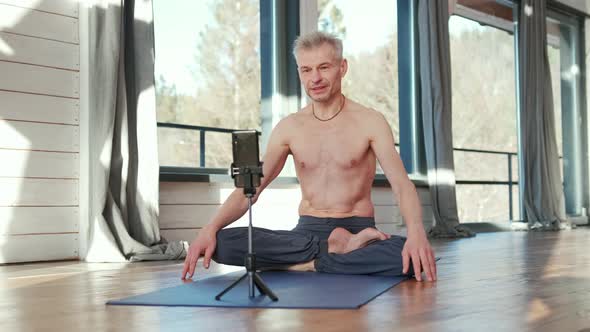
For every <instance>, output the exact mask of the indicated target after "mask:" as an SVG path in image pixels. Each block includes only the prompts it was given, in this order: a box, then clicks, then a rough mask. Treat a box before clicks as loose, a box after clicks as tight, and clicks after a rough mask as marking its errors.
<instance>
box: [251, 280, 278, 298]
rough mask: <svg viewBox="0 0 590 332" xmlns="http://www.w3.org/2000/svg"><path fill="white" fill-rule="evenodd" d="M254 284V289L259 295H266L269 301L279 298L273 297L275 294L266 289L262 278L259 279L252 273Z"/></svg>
mask: <svg viewBox="0 0 590 332" xmlns="http://www.w3.org/2000/svg"><path fill="white" fill-rule="evenodd" d="M254 283H255V284H256V287H257V288H258V290H259V291H260V293H262V294H263V295H268V297H270V299H271V300H273V301H278V300H279V298H278V297H277V296H276V295H275V293H273V292H272V291H271V290H270V288H268V286H266V284H265V283H264V281H263V280H262V278H260V276H259V275H258V273H254Z"/></svg>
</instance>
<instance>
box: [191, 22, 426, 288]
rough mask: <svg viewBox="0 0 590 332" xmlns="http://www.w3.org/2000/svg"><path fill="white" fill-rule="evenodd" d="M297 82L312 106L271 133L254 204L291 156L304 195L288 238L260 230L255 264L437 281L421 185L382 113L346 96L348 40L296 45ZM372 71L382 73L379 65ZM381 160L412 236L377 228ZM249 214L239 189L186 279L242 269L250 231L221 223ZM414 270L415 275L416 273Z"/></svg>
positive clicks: (203, 236)
mask: <svg viewBox="0 0 590 332" xmlns="http://www.w3.org/2000/svg"><path fill="white" fill-rule="evenodd" d="M293 54H294V55H295V58H296V62H297V66H298V72H299V78H300V80H301V82H302V84H303V86H304V87H305V91H306V93H307V95H308V96H309V97H310V99H311V100H312V103H311V104H310V105H308V106H306V107H305V108H303V109H302V110H301V111H299V112H297V113H294V114H291V115H289V116H287V117H286V118H284V119H283V120H281V121H280V122H279V123H278V124H277V125H276V127H275V128H274V130H273V131H272V133H271V136H270V139H269V143H268V147H267V150H266V154H265V156H264V157H263V161H264V164H263V173H264V177H263V178H262V180H261V184H260V187H259V188H257V192H256V195H255V196H254V198H253V201H254V202H255V201H256V199H257V198H258V196H259V195H260V194H261V193H262V191H263V190H264V188H266V187H267V186H268V185H269V184H270V183H271V181H272V180H273V179H275V178H276V177H277V175H278V174H279V173H280V171H281V170H282V168H283V166H284V164H285V161H286V159H287V156H288V155H289V154H292V155H293V159H294V162H295V169H296V172H297V178H298V179H299V183H300V186H301V191H302V200H301V203H300V204H299V215H300V219H299V223H298V225H297V227H296V228H295V229H293V230H292V231H272V230H267V229H261V228H255V230H254V232H253V233H254V234H253V243H254V245H255V250H254V251H255V252H256V258H257V266H258V267H261V268H277V269H289V270H299V271H318V272H325V273H347V274H376V275H412V274H413V275H414V276H415V278H416V280H418V281H421V280H422V272H425V275H426V278H427V280H429V281H433V280H436V263H435V259H434V252H433V250H432V248H431V247H430V244H429V242H428V240H427V238H426V232H425V230H424V226H423V225H422V208H421V205H420V201H419V199H418V195H417V193H416V188H415V187H414V185H413V183H412V182H411V181H410V179H409V178H408V175H407V173H406V171H405V169H404V166H403V164H402V161H401V159H400V157H399V154H398V153H397V151H396V150H395V146H394V138H393V134H392V132H391V128H390V127H389V125H388V123H387V122H386V120H385V118H384V117H383V115H382V114H381V113H379V112H377V111H374V110H371V109H368V108H366V107H364V106H363V105H361V104H358V103H356V102H355V101H353V100H350V99H348V98H346V97H345V96H344V95H343V94H342V92H341V80H342V78H343V77H344V75H345V74H346V71H347V68H348V64H347V61H346V59H344V58H343V57H342V42H341V41H340V40H339V39H337V38H335V37H333V36H331V35H329V34H325V33H322V32H314V33H311V34H308V35H304V36H301V37H299V38H298V39H297V41H296V42H295V46H294V50H293ZM375 70H379V69H378V68H376V69H375ZM376 160H378V161H379V163H380V165H381V168H382V169H383V171H384V173H385V176H386V177H387V180H388V181H389V183H390V184H391V187H392V189H393V193H394V196H395V198H396V199H397V201H398V202H399V206H400V210H401V215H402V217H403V218H404V221H405V222H406V225H407V230H408V231H407V238H405V237H401V236H395V235H387V234H384V233H382V232H380V231H378V230H377V229H376V228H375V222H374V207H373V203H372V201H371V187H372V184H373V179H374V177H375V168H376ZM247 209H248V201H247V198H246V197H245V196H244V194H243V190H242V189H236V190H234V192H233V193H232V194H231V195H230V196H229V197H228V199H227V200H226V201H225V203H224V204H223V205H222V206H221V208H220V209H219V211H218V212H217V214H216V215H215V216H214V218H213V220H212V221H211V222H210V223H209V224H208V225H207V226H205V227H204V228H203V229H202V230H201V231H200V232H199V234H198V236H197V237H196V239H195V240H194V241H193V242H192V243H191V245H190V248H189V250H188V253H187V256H186V259H185V262H184V269H183V271H182V279H185V278H186V277H187V274H188V277H189V278H191V277H192V276H193V274H194V271H195V266H196V264H197V260H198V259H199V257H201V256H204V261H203V266H204V267H205V268H209V264H210V261H211V259H212V258H213V259H214V260H215V261H216V262H218V263H222V264H231V265H243V263H244V261H243V259H244V257H245V254H246V247H247V246H246V241H247V229H246V228H244V227H240V228H228V229H224V227H225V226H227V225H229V224H231V223H232V222H234V221H235V220H237V219H239V218H240V217H241V216H243V215H244V214H245V213H246V212H247ZM414 271H415V273H414Z"/></svg>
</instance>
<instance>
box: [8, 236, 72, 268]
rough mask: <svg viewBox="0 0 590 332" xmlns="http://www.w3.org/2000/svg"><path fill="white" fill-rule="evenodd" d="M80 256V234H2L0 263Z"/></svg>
mask: <svg viewBox="0 0 590 332" xmlns="http://www.w3.org/2000/svg"><path fill="white" fill-rule="evenodd" d="M76 258H78V234H47V235H16V236H0V264H2V263H17V262H31V261H48V260H57V259H76Z"/></svg>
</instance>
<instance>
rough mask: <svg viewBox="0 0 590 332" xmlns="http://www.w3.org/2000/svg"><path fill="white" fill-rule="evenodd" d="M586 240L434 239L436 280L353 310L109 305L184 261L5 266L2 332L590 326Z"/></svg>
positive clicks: (167, 276)
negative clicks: (108, 304)
mask: <svg viewBox="0 0 590 332" xmlns="http://www.w3.org/2000/svg"><path fill="white" fill-rule="evenodd" d="M589 245H590V229H588V228H587V227H578V228H577V229H574V230H566V231H561V232H495V233H481V234H478V235H477V237H475V238H471V239H461V240H435V241H433V246H434V248H435V250H436V255H437V256H438V257H441V258H442V259H441V260H440V261H439V262H438V272H439V279H438V281H436V282H416V281H405V282H402V283H401V284H400V285H398V286H396V287H394V288H393V289H391V290H390V291H388V292H386V293H385V294H383V295H381V296H379V297H378V298H376V299H375V300H373V301H371V302H370V303H369V304H367V305H365V306H363V307H362V308H360V309H358V310H292V309H224V308H178V307H177V308H165V307H126V306H123V307H122V306H106V305H105V302H106V301H107V300H110V299H116V298H121V297H125V296H131V295H137V294H141V293H145V292H149V291H152V290H156V289H159V288H163V287H168V286H174V285H178V284H180V282H181V281H180V280H179V276H180V271H181V269H182V264H181V262H179V261H176V262H145V263H133V264H88V263H82V262H73V261H72V262H53V263H36V264H19V265H5V266H0V331H42V330H47V331H81V330H87V331H115V330H117V331H142V332H148V331H184V330H190V331H214V330H223V331H248V330H249V331H277V330H285V331H323V332H325V331H339V332H340V331H494V332H497V331H590V254H589V253H588V252H589V249H590V248H589ZM235 270H236V268H233V267H225V266H220V265H212V267H211V269H209V270H206V271H205V270H202V268H200V269H199V271H198V272H197V277H196V278H197V279H198V278H206V277H209V276H211V275H214V274H219V273H226V272H229V271H235Z"/></svg>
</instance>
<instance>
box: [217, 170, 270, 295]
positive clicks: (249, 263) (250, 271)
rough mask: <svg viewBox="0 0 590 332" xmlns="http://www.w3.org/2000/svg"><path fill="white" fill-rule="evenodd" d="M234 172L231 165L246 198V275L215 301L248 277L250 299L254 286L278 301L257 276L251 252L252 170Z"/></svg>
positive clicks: (254, 191) (253, 191)
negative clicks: (240, 177) (238, 177)
mask: <svg viewBox="0 0 590 332" xmlns="http://www.w3.org/2000/svg"><path fill="white" fill-rule="evenodd" d="M261 168H262V167H254V171H258V172H260V174H261V173H262V170H261ZM235 170H236V168H235V167H233V165H232V177H234V176H235V175H240V176H243V177H244V194H245V195H246V197H247V198H248V219H249V222H248V254H246V257H245V258H244V266H245V267H246V273H245V274H244V275H243V276H241V277H240V278H239V279H238V280H236V281H234V282H233V283H232V284H231V285H229V286H228V287H227V288H226V289H224V290H223V291H222V292H221V293H219V294H217V296H215V299H216V300H217V301H219V300H220V299H221V297H222V296H223V295H224V294H225V293H227V292H229V291H230V290H231V289H232V288H234V287H235V286H236V285H237V284H239V283H240V282H241V281H242V280H244V279H245V278H246V277H248V290H249V296H250V298H253V297H254V286H256V288H258V291H259V292H260V293H261V294H262V295H268V297H270V298H271V300H273V301H278V300H279V298H278V297H277V296H276V295H275V294H274V293H273V292H272V291H271V290H270V288H268V286H266V284H265V283H264V281H263V280H262V278H261V277H260V276H259V275H258V272H256V254H255V253H254V252H252V197H253V196H254V195H255V194H256V187H254V185H253V183H252V177H253V175H254V174H253V172H252V171H253V170H252V169H251V168H250V167H240V168H238V170H239V173H234V171H235Z"/></svg>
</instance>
